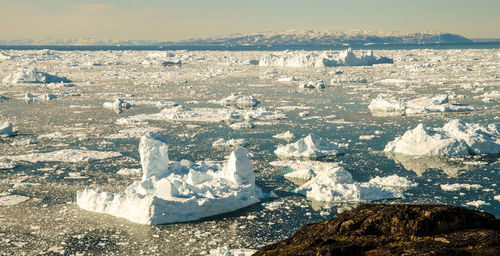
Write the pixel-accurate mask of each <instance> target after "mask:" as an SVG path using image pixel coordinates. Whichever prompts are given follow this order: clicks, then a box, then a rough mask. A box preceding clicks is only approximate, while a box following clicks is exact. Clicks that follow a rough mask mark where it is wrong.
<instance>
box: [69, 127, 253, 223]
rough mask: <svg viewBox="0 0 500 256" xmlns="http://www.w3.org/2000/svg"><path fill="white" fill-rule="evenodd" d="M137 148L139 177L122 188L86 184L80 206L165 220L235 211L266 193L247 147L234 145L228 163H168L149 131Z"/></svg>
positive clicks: (136, 219)
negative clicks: (116, 190)
mask: <svg viewBox="0 0 500 256" xmlns="http://www.w3.org/2000/svg"><path fill="white" fill-rule="evenodd" d="M139 153H140V156H141V163H142V170H143V176H142V180H141V181H135V182H134V183H133V184H132V185H130V186H129V187H128V188H127V189H126V190H125V191H124V192H121V193H111V192H103V191H101V190H100V189H91V188H89V187H87V188H86V189H85V190H84V191H82V192H78V193H77V197H76V201H77V204H78V206H79V207H80V208H82V209H85V210H88V211H94V212H100V213H107V214H111V215H114V216H117V217H122V218H126V219H128V220H130V221H133V222H136V223H141V224H164V223H174V222H185V221H193V220H198V219H200V218H203V217H208V216H213V215H217V214H221V213H225V212H231V211H234V210H237V209H240V208H243V207H246V206H249V205H252V204H255V203H257V202H259V201H260V199H259V198H260V197H262V192H261V190H260V188H258V187H257V186H255V176H254V173H253V171H252V168H253V165H252V162H251V161H250V160H249V159H248V151H247V150H246V149H243V148H238V149H236V150H234V151H233V152H232V153H231V155H230V157H229V160H228V161H227V163H226V164H225V165H224V166H221V165H220V164H218V163H216V162H213V161H203V162H198V163H192V162H191V161H187V160H182V161H181V162H174V163H173V164H171V165H170V166H169V165H168V163H169V158H168V146H167V144H166V143H165V142H163V141H161V140H160V139H159V138H156V137H155V136H154V135H152V134H149V135H146V136H143V137H142V138H141V142H140V145H139Z"/></svg>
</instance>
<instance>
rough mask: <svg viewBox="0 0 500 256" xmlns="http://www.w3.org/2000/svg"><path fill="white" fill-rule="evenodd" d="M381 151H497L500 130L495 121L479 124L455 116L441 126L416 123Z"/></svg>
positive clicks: (427, 152)
mask: <svg viewBox="0 0 500 256" xmlns="http://www.w3.org/2000/svg"><path fill="white" fill-rule="evenodd" d="M384 151H388V152H394V153H402V154H407V155H426V156H439V155H442V156H446V155H468V154H498V153H500V132H499V131H498V129H497V128H496V125H495V124H489V125H488V126H481V125H479V124H469V123H464V122H462V121H460V120H456V119H455V120H451V121H449V122H448V123H446V124H445V125H444V126H443V127H442V128H426V127H424V126H423V124H419V125H418V126H417V127H415V128H414V129H412V130H408V131H407V132H405V133H404V134H403V136H401V137H397V138H396V139H394V141H391V142H389V143H388V144H387V145H386V147H385V149H384Z"/></svg>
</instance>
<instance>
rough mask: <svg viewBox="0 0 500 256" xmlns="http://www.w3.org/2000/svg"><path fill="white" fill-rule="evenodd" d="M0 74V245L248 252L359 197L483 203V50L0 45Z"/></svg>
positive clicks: (487, 128)
mask: <svg viewBox="0 0 500 256" xmlns="http://www.w3.org/2000/svg"><path fill="white" fill-rule="evenodd" d="M0 81H1V82H0V252H2V253H1V254H4V253H5V254H12V255H23V254H24V255H35V254H51V255H54V254H56V255H58V254H60V255H66V254H105V255H141V254H144V255H231V254H228V253H229V252H233V254H234V255H238V254H240V253H241V254H242V255H249V254H251V253H252V250H255V249H258V248H260V247H262V246H264V245H267V244H269V243H272V242H276V241H278V240H281V239H284V238H286V237H288V236H290V235H291V234H293V233H294V232H295V231H296V230H297V229H298V228H299V227H300V226H303V225H305V224H308V223H312V222H318V221H323V220H326V219H330V218H332V217H333V216H335V215H337V214H338V213H341V212H343V211H346V210H349V209H352V208H354V207H356V206H357V205H359V204H368V203H389V204H390V203H416V204H449V205H457V206H463V207H467V208H471V209H478V210H481V211H487V212H489V213H492V214H494V215H495V216H496V217H497V218H499V217H500V188H499V185H500V184H499V183H500V172H499V170H500V162H499V156H500V130H499V127H500V49H447V50H436V49H413V50H376V51H373V52H369V51H362V50H356V51H351V50H346V51H273V52H266V51H187V50H178V51H132V50H130V51H129V50H106V51H99V50H94V51H78V50H74V51H59V50H48V49H47V50H0ZM241 148H244V149H241ZM228 211H229V212H228ZM231 248H232V249H235V250H233V251H231ZM224 253H226V254H224Z"/></svg>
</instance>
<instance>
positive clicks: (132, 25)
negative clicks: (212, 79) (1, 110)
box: [0, 0, 500, 41]
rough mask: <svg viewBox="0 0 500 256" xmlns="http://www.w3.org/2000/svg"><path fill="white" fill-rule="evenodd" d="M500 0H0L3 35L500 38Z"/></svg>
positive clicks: (7, 37)
mask: <svg viewBox="0 0 500 256" xmlns="http://www.w3.org/2000/svg"><path fill="white" fill-rule="evenodd" d="M499 12H500V0H475V1H473V0H378V1H377V0H246V1H241V0H140V1H132V0H101V1H93V0H92V1H77V0H0V39H21V38H30V39H45V38H79V37H98V38H110V39H151V40H162V41H169V40H179V39H187V38H192V37H195V38H198V37H206V36H213V35H227V34H231V33H238V32H241V33H248V32H260V31H274V30H287V29H302V28H305V29H329V28H333V29H339V30H346V29H347V30H348V29H375V30H383V31H394V30H398V31H407V32H425V31H438V32H450V33H457V34H461V35H464V36H466V37H471V38H475V37H490V38H491V37H495V38H500V13H499Z"/></svg>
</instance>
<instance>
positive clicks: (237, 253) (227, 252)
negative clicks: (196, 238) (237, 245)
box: [209, 246, 257, 256]
mask: <svg viewBox="0 0 500 256" xmlns="http://www.w3.org/2000/svg"><path fill="white" fill-rule="evenodd" d="M256 252H257V250H252V249H231V248H230V247H229V246H224V247H219V248H217V249H212V250H210V254H209V256H251V255H253V254H254V253H256Z"/></svg>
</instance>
